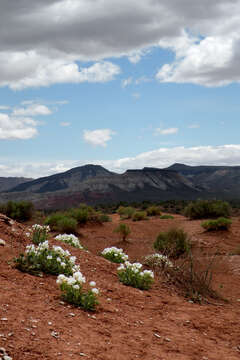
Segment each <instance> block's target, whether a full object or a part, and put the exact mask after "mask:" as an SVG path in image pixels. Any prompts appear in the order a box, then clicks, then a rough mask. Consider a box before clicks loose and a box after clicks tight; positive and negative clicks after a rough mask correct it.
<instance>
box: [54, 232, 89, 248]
mask: <svg viewBox="0 0 240 360" xmlns="http://www.w3.org/2000/svg"><path fill="white" fill-rule="evenodd" d="M55 239H56V240H59V241H62V242H65V243H66V244H69V245H71V246H74V247H75V248H78V249H83V246H82V245H81V244H80V242H79V240H78V238H77V236H75V235H73V234H59V235H57V236H55Z"/></svg>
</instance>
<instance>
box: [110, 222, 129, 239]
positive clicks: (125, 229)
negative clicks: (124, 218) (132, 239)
mask: <svg viewBox="0 0 240 360" xmlns="http://www.w3.org/2000/svg"><path fill="white" fill-rule="evenodd" d="M114 232H116V233H119V234H120V235H121V237H122V240H123V241H126V240H127V237H128V235H129V234H130V233H131V230H130V227H129V226H128V225H127V224H123V223H121V224H119V225H118V226H117V227H116V228H115V229H114Z"/></svg>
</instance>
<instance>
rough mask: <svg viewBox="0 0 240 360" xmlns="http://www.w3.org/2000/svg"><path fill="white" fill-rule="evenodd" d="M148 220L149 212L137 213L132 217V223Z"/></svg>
mask: <svg viewBox="0 0 240 360" xmlns="http://www.w3.org/2000/svg"><path fill="white" fill-rule="evenodd" d="M146 219H147V212H146V211H136V212H135V213H134V214H133V215H132V221H141V220H146Z"/></svg>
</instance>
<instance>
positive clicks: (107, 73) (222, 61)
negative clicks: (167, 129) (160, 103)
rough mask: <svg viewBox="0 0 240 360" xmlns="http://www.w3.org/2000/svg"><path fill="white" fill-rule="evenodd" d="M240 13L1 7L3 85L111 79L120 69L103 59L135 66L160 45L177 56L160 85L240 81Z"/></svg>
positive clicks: (224, 8)
mask: <svg viewBox="0 0 240 360" xmlns="http://www.w3.org/2000/svg"><path fill="white" fill-rule="evenodd" d="M239 13H240V2H239V0H211V1H209V0H202V1H198V2H196V1H192V0H182V1H179V0H171V1H169V0H159V1H153V0H145V1H142V2H139V1H137V0H115V1H112V0H104V1H103V0H95V1H90V0H78V1H77V0H48V1H46V0H38V1H37V2H36V1H27V0H11V1H2V2H1V3H0V21H1V25H2V28H3V29H6V31H2V32H1V33H0V44H1V51H0V86H9V87H10V88H12V89H23V88H26V87H36V86H49V85H51V84H55V83H65V82H73V83H78V82H83V81H94V82H95V81H98V82H102V81H110V80H112V79H113V78H114V77H115V76H116V75H117V74H118V73H119V68H118V67H117V66H116V65H114V64H112V63H110V62H106V63H104V64H105V65H102V61H104V60H105V59H109V58H114V57H122V56H127V57H128V58H129V60H130V61H131V62H133V63H136V62H138V61H140V60H141V58H142V56H144V55H145V54H146V53H148V52H149V51H150V50H151V49H152V48H153V47H157V46H160V47H162V48H166V47H167V48H168V49H170V50H172V51H173V52H174V53H175V54H176V60H175V61H174V62H173V63H169V64H165V65H164V66H163V67H161V68H160V69H159V71H158V74H157V78H158V79H159V80H160V81H162V82H178V83H182V82H191V83H195V84H200V85H205V86H220V85H225V84H228V83H230V82H238V81H240V70H239V66H238V65H239V56H240V55H239V54H240V21H239ZM39 29H41V31H39ZM184 29H187V31H185V35H184ZM186 34H187V35H186ZM86 61H87V62H88V61H92V62H93V65H90V66H89V67H88V68H85V67H84V66H83V64H84V62H86ZM79 62H80V63H81V66H79ZM103 66H105V67H104V68H103ZM99 68H101V69H99Z"/></svg>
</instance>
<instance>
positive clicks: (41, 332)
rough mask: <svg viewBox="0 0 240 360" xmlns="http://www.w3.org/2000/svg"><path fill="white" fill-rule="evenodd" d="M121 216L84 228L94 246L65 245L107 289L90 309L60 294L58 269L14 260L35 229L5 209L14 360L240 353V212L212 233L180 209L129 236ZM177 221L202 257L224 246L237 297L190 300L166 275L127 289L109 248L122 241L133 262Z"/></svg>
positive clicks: (220, 271)
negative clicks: (43, 272) (120, 229)
mask: <svg viewBox="0 0 240 360" xmlns="http://www.w3.org/2000/svg"><path fill="white" fill-rule="evenodd" d="M118 222H119V217H118V216H117V215H114V216H113V221H112V222H111V223H106V224H104V225H103V226H93V225H89V226H85V227H84V228H82V229H81V234H82V237H81V238H80V240H81V243H82V244H83V245H85V246H86V247H87V248H88V250H89V252H86V251H81V250H77V249H74V248H72V247H71V246H67V245H65V244H62V243H61V244H60V245H61V246H62V247H63V248H66V249H68V250H69V251H71V253H72V254H73V255H75V256H77V263H78V264H80V267H81V271H82V272H83V274H84V275H85V276H86V277H87V280H89V281H90V280H94V281H96V283H97V287H98V288H99V289H100V291H101V296H100V305H99V306H98V308H97V311H96V312H94V313H91V312H84V311H83V310H81V309H79V308H74V307H72V306H69V305H67V304H65V303H63V302H62V301H61V298H60V291H59V289H58V287H57V285H56V277H54V276H44V277H42V278H41V277H34V276H31V275H28V274H24V273H21V272H19V271H18V270H16V269H15V268H14V267H13V261H12V259H13V258H14V256H17V255H18V254H19V253H20V252H22V251H23V250H24V248H25V245H27V244H28V243H29V239H27V237H26V236H25V233H26V231H27V227H26V226H24V225H20V224H18V223H16V222H12V223H7V220H6V218H5V217H4V216H1V215H0V238H1V239H3V240H5V241H6V245H5V246H0V347H4V348H5V349H6V352H7V353H8V355H9V356H11V357H12V358H13V360H43V359H44V360H48V359H49V360H53V359H59V360H63V359H64V360H68V359H73V360H77V359H81V358H83V359H84V358H85V359H90V360H135V359H144V360H145V359H146V360H220V359H224V360H237V359H239V358H240V329H239V318H240V287H239V280H240V256H239V255H235V256H229V253H231V252H232V251H234V250H235V249H236V248H237V246H238V245H239V244H240V240H239V239H240V221H239V219H238V218H234V219H233V225H232V228H231V230H230V231H229V232H221V233H216V232H214V233H206V232H204V231H203V229H202V228H201V226H200V223H201V221H189V220H187V219H186V218H184V217H182V216H180V215H179V216H175V219H174V220H161V219H154V218H152V219H151V220H148V221H141V222H136V223H134V222H132V221H130V220H129V221H126V222H127V223H129V224H130V226H131V229H132V233H131V235H130V242H129V243H127V244H123V243H122V242H120V240H119V237H118V234H116V233H113V229H114V228H115V227H116V224H117V223H118ZM173 224H174V225H178V226H181V227H183V228H184V229H185V231H187V232H188V233H189V235H191V238H192V241H193V243H195V244H196V246H195V250H194V251H198V252H199V253H200V254H201V256H207V255H208V254H213V253H216V252H217V254H218V259H219V262H218V266H217V267H216V273H215V276H214V285H215V288H216V289H220V288H221V289H220V291H221V294H222V295H223V296H224V297H225V298H227V299H228V300H229V303H224V302H221V301H217V300H213V301H212V303H211V304H207V305H206V304H203V305H200V304H194V303H191V302H189V301H187V300H186V299H185V298H184V297H182V296H180V295H179V294H178V293H177V292H176V291H175V289H174V287H173V286H169V285H167V283H166V282H165V281H164V280H163V278H161V277H157V276H156V277H155V282H154V285H153V287H152V288H151V289H150V290H148V291H141V290H138V289H134V288H132V287H127V286H125V285H123V284H121V283H119V281H118V278H117V275H116V268H117V266H118V265H117V264H112V263H110V262H108V261H107V260H105V259H103V258H102V257H100V256H99V252H100V251H102V250H103V249H104V248H105V247H107V246H118V247H123V249H124V250H125V252H126V253H127V254H128V255H129V258H130V261H135V260H138V261H142V259H143V256H145V255H148V254H151V253H153V252H154V251H153V247H152V245H153V242H154V240H155V238H156V236H157V234H158V233H159V232H160V231H164V230H167V229H169V227H171V226H172V225H173ZM51 242H53V241H52V240H51Z"/></svg>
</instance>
